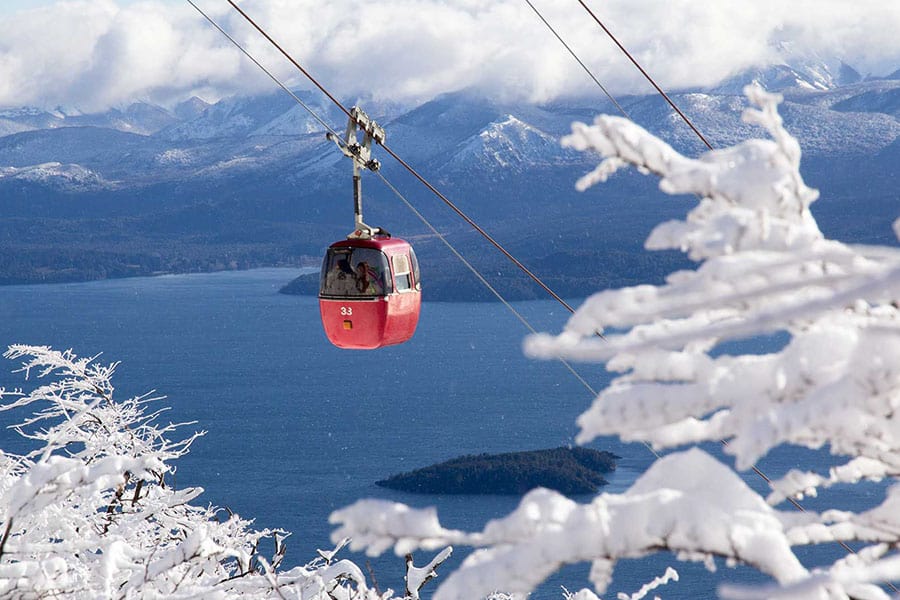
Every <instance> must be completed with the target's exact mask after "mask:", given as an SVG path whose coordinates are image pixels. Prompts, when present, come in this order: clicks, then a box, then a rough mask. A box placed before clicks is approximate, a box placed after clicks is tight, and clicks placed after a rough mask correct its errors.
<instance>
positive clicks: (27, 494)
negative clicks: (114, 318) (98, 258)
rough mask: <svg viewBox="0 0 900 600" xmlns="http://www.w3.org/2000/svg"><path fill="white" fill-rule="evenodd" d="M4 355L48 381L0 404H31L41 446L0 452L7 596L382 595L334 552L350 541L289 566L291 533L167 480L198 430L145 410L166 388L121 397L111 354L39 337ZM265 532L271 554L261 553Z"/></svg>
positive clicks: (31, 427) (313, 599)
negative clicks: (55, 345)
mask: <svg viewBox="0 0 900 600" xmlns="http://www.w3.org/2000/svg"><path fill="white" fill-rule="evenodd" d="M6 357H7V358H12V359H23V362H22V368H21V369H20V371H22V372H23V373H24V374H25V375H26V377H36V378H37V379H38V380H39V382H40V385H38V386H37V387H35V388H34V389H33V390H31V391H29V392H24V391H22V390H16V391H14V392H6V391H0V410H17V409H18V410H21V409H25V408H31V409H32V410H34V411H35V412H33V414H32V415H31V416H29V417H26V418H25V419H23V420H22V421H21V422H20V423H19V425H17V426H15V427H14V430H15V431H18V432H19V433H20V434H22V435H24V436H25V437H27V438H28V439H30V440H32V442H34V444H35V448H34V450H32V451H30V452H28V453H26V454H24V455H15V454H9V453H3V452H0V511H2V512H0V517H2V521H0V523H2V526H0V527H2V529H0V531H2V532H3V533H2V537H0V598H6V597H16V598H41V597H51V596H52V597H96V598H101V597H102V598H118V597H121V598H125V597H166V598H198V597H217V598H218V597H231V596H245V595H246V596H253V597H276V598H277V597H280V598H286V599H288V598H297V599H300V598H303V599H305V600H335V599H341V600H350V599H355V600H375V599H376V598H379V596H378V595H377V594H376V593H375V592H374V591H372V590H370V589H368V587H367V585H366V582H365V578H364V577H363V575H362V572H361V571H360V570H359V568H358V567H356V565H354V564H353V563H352V562H350V561H345V560H334V555H335V554H336V553H337V551H338V550H340V547H338V548H335V549H334V550H333V551H331V552H330V553H328V559H327V560H323V559H316V560H314V561H313V562H311V563H309V564H308V565H306V566H304V567H295V568H293V569H290V570H287V571H279V570H278V565H279V563H280V562H281V560H282V559H283V557H284V551H285V547H284V543H283V538H284V534H283V533H282V532H279V531H275V530H268V529H265V530H260V531H257V530H253V529H251V528H250V522H248V521H246V520H243V519H241V518H240V517H238V516H237V515H234V514H231V513H229V516H228V518H227V519H224V520H220V518H219V517H220V514H219V513H220V511H219V510H218V509H215V508H213V507H201V506H194V505H191V504H190V503H191V502H192V501H193V500H195V499H196V498H197V496H199V495H200V493H201V492H202V490H201V489H199V488H188V489H184V490H174V489H173V488H172V487H170V486H167V485H166V484H165V477H166V475H167V474H168V473H170V472H171V470H172V466H171V461H173V460H175V459H177V458H178V457H180V456H182V455H184V454H185V453H186V452H187V451H188V450H189V448H190V445H191V443H192V442H193V441H194V440H195V439H196V438H197V437H198V435H201V434H196V433H195V434H192V435H189V436H188V437H187V438H186V439H183V440H177V441H172V440H170V439H169V437H168V436H169V435H170V434H171V433H172V432H173V431H175V429H176V427H177V425H175V424H171V423H169V424H163V423H160V422H159V421H160V417H161V416H162V414H163V411H161V410H157V411H155V412H149V413H148V412H145V407H146V406H147V405H148V404H149V403H150V402H152V401H154V400H156V399H154V398H150V397H149V396H140V397H136V398H131V399H128V400H125V401H122V402H119V401H117V400H116V398H115V397H114V388H113V385H112V382H111V377H112V375H113V374H114V372H115V366H116V365H115V364H111V365H99V364H96V362H95V360H96V359H95V358H87V359H83V358H78V357H77V356H75V354H74V353H73V352H72V351H66V352H59V351H56V350H53V349H51V348H48V347H43V346H41V347H33V346H23V345H17V346H12V347H10V349H9V350H8V351H7V352H6ZM266 538H271V539H273V540H274V545H275V555H274V556H273V558H272V560H271V561H268V560H266V559H265V558H263V557H262V556H260V554H259V551H258V549H259V546H260V542H261V541H262V540H263V539H266ZM388 597H389V595H385V596H384V597H383V598H388Z"/></svg>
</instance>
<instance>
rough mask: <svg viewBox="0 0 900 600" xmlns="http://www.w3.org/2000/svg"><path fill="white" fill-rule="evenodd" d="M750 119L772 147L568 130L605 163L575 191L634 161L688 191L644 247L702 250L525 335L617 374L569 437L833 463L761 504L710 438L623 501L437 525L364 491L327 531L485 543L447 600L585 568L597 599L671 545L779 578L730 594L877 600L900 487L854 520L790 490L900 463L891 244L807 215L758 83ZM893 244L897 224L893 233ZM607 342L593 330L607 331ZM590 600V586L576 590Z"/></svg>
mask: <svg viewBox="0 0 900 600" xmlns="http://www.w3.org/2000/svg"><path fill="white" fill-rule="evenodd" d="M745 91H746V94H747V97H748V99H749V100H750V102H751V103H752V104H753V105H755V107H756V108H750V109H747V110H746V111H745V113H744V119H745V121H747V122H750V123H754V124H756V125H760V126H762V127H763V128H764V129H765V130H766V131H767V132H768V133H769V136H770V138H771V139H754V140H748V141H746V142H743V143H741V144H739V145H737V146H734V147H732V148H727V149H722V150H715V151H710V152H708V153H706V154H704V155H703V156H701V157H700V158H699V159H691V158H687V157H685V156H682V155H680V154H679V153H678V152H676V151H675V150H673V149H672V148H671V147H670V146H668V145H667V144H665V143H664V142H662V141H660V140H659V139H657V138H655V137H654V136H652V135H651V134H649V133H647V132H646V131H644V130H643V129H641V128H640V127H638V126H636V125H635V124H633V123H631V122H630V121H628V120H625V119H621V118H617V117H611V116H600V117H597V119H596V120H595V122H594V124H593V125H585V124H580V123H576V124H575V125H573V128H572V134H571V135H569V136H567V137H566V138H564V140H563V143H564V144H565V145H567V146H570V147H573V148H576V149H578V150H584V151H595V152H598V153H599V154H601V155H602V156H603V157H604V158H603V160H602V162H600V164H599V166H598V167H597V168H596V169H595V170H594V171H593V172H591V173H590V174H588V175H587V176H585V177H584V178H582V179H581V180H580V181H579V182H578V187H579V188H581V189H586V188H587V187H590V186H592V185H594V184H596V183H599V182H602V181H604V180H605V179H606V178H607V177H609V176H610V175H611V174H613V173H615V172H616V171H617V170H619V169H621V168H623V167H625V166H628V165H633V166H635V167H637V168H638V169H639V170H640V171H641V172H643V173H648V174H654V175H656V176H658V177H660V188H661V189H662V190H663V191H664V192H667V193H670V194H694V195H696V196H697V197H698V202H697V203H696V205H695V206H694V207H693V208H692V209H691V210H690V211H689V212H688V214H687V216H686V218H685V219H683V220H678V221H671V222H666V223H662V224H660V225H658V226H657V227H656V228H655V229H654V230H653V232H652V233H651V235H650V236H649V238H648V240H647V242H646V246H647V248H648V249H677V250H681V251H683V252H686V253H687V255H688V256H689V257H690V258H691V259H693V260H695V261H697V262H698V266H697V268H696V269H695V270H691V271H680V272H676V273H672V274H670V275H669V277H668V278H667V280H666V283H665V284H664V285H660V286H652V285H641V286H637V287H630V288H625V289H618V290H608V291H604V292H601V293H598V294H596V295H594V296H592V297H591V298H589V299H588V300H587V301H586V302H585V303H584V305H583V306H581V307H580V308H579V309H578V310H577V311H576V313H575V314H574V315H573V316H572V317H571V318H570V320H569V322H568V324H567V325H566V327H565V330H564V331H563V332H562V333H560V334H559V335H555V336H553V335H548V334H541V335H535V336H531V337H529V338H528V339H527V340H526V343H525V350H526V353H528V354H529V355H531V356H534V357H540V358H561V357H562V358H567V359H576V360H585V361H597V362H605V363H606V367H607V368H608V369H610V370H611V371H613V372H616V373H618V376H617V377H616V378H615V379H614V380H613V381H612V382H611V383H610V385H609V386H608V387H607V388H606V389H604V390H603V391H602V392H601V393H600V394H599V395H598V397H597V398H596V400H595V401H594V403H593V405H592V406H591V407H590V408H589V409H588V410H587V411H586V412H585V413H584V414H582V415H581V417H580V418H579V419H578V425H579V426H580V433H579V434H578V441H579V442H581V443H586V442H588V441H590V440H592V439H594V438H596V437H597V436H600V435H619V436H621V438H622V439H624V440H636V441H642V442H645V443H648V444H651V445H652V446H654V447H655V448H657V449H667V448H675V447H679V446H684V445H691V444H698V443H700V442H705V441H710V440H712V441H717V440H725V441H727V447H726V449H725V451H726V452H728V453H730V454H732V455H733V456H734V457H735V463H736V468H737V469H739V470H745V469H748V468H750V467H752V466H753V465H754V463H755V462H756V461H757V460H758V459H759V458H760V457H762V456H764V455H765V454H767V453H768V452H769V451H770V450H771V449H773V448H775V447H777V446H779V445H782V444H794V445H799V446H804V447H809V448H820V447H823V446H826V445H827V447H829V448H830V450H831V452H832V453H834V454H835V455H836V456H841V457H845V458H844V459H843V460H844V462H843V464H841V465H839V466H837V467H834V468H832V469H830V470H829V471H828V472H826V473H819V472H812V471H811V472H800V471H792V472H790V473H788V475H787V476H786V477H784V478H782V479H780V480H778V481H775V482H773V484H772V489H771V493H770V494H769V495H768V498H763V497H762V496H760V495H759V494H757V493H756V492H755V491H753V490H752V489H751V488H750V487H749V486H748V485H747V484H745V483H744V481H743V480H742V479H741V478H740V477H739V476H738V474H737V473H736V472H735V471H734V470H732V469H731V468H730V467H728V466H726V465H725V464H723V463H722V462H720V461H719V460H717V459H715V458H714V457H712V456H711V455H709V454H707V453H706V452H705V451H703V450H701V449H699V448H696V447H695V448H691V449H688V450H686V451H676V452H673V453H671V454H669V455H667V456H664V457H663V458H661V459H660V460H658V461H657V462H656V463H655V464H654V465H652V466H651V468H650V469H649V470H648V471H647V472H646V473H645V474H643V475H642V476H641V477H640V478H639V479H638V480H637V481H636V482H635V483H634V485H633V486H632V487H631V488H630V489H629V490H627V491H626V492H625V493H622V494H600V495H598V496H597V497H596V498H594V499H593V501H591V502H590V503H587V504H580V503H577V502H575V501H573V500H571V499H568V498H566V497H564V496H562V495H560V494H558V493H555V492H552V491H549V490H546V489H537V490H533V491H532V492H530V493H529V494H527V495H526V496H525V497H524V498H523V499H522V500H521V502H520V504H519V506H518V508H517V509H516V510H514V511H513V512H512V513H511V514H509V515H508V516H506V517H504V518H500V519H496V520H493V521H491V522H489V523H487V525H486V526H485V527H484V529H483V530H481V531H477V532H464V531H458V530H450V529H446V528H444V527H443V526H442V525H441V524H440V522H439V520H438V518H437V514H436V512H435V511H434V510H432V509H414V508H410V507H407V506H404V505H401V504H396V503H391V502H386V501H380V500H361V501H359V502H357V503H356V504H354V505H352V506H350V507H347V508H344V509H341V510H338V511H336V512H335V513H333V514H332V517H331V520H332V522H334V523H335V524H337V525H338V527H337V529H336V531H335V533H334V535H335V536H336V537H345V536H349V537H352V538H353V545H354V546H355V547H356V548H365V549H366V550H367V552H369V553H372V554H379V553H381V552H384V551H385V550H387V549H389V548H391V547H393V549H394V551H395V552H397V553H398V554H400V555H402V554H405V553H408V552H411V551H413V550H416V549H429V550H433V549H436V548H439V547H441V546H443V545H446V544H455V545H469V546H473V547H475V548H476V549H477V550H476V551H474V552H473V553H472V554H471V555H470V556H469V557H468V558H467V559H466V560H465V561H464V562H463V564H462V566H461V567H460V568H459V569H458V570H457V571H456V572H454V573H452V574H451V575H450V576H449V577H448V578H447V579H446V580H445V581H444V583H443V584H442V585H441V586H440V587H439V588H438V590H437V593H436V595H435V598H436V600H447V599H472V598H481V597H485V596H486V595H487V594H489V593H491V592H492V591H493V590H498V589H499V590H504V591H507V592H510V593H517V594H525V593H528V592H530V591H531V590H532V589H534V587H535V586H536V585H538V584H539V583H540V582H542V581H543V580H544V579H546V578H547V577H548V576H549V575H550V574H552V573H553V572H555V571H556V570H558V569H559V568H560V567H561V566H562V565H564V564H569V563H577V562H588V563H590V564H591V571H590V579H591V582H592V583H593V587H594V590H595V591H596V593H600V594H602V593H604V592H605V589H606V587H607V585H608V582H609V581H610V578H611V576H612V572H613V569H614V567H615V565H616V562H617V561H618V560H620V559H622V558H634V557H639V556H643V555H646V554H649V553H651V552H656V551H659V550H668V551H671V552H672V553H673V555H674V557H675V558H677V559H680V560H701V561H705V562H707V564H711V561H712V559H713V558H715V557H722V558H724V559H726V560H727V561H729V562H732V563H733V562H739V563H743V564H747V565H751V566H753V567H754V568H756V569H758V570H759V571H762V572H763V573H766V574H768V575H769V576H771V577H772V579H773V580H774V581H775V583H774V584H773V586H772V587H770V588H765V589H756V590H746V589H736V588H733V587H732V588H723V589H722V590H720V591H721V593H722V594H723V595H724V596H730V597H742V598H743V597H754V598H756V597H772V596H775V595H777V596H778V597H791V598H847V597H854V598H873V599H874V598H887V594H886V593H885V592H884V591H883V590H882V589H881V588H880V587H878V586H877V585H875V583H878V582H886V581H891V580H900V555H897V554H896V553H894V552H892V551H893V549H895V548H896V547H897V546H898V545H900V486H898V485H896V484H895V485H894V486H893V487H891V488H890V489H889V491H888V493H887V494H886V497H885V499H884V501H883V503H882V504H881V505H879V506H877V507H875V508H873V509H871V510H868V511H866V512H862V513H859V514H855V513H852V512H841V511H836V510H831V511H826V512H823V513H821V514H817V513H813V512H809V511H807V512H803V513H800V512H797V511H796V510H794V509H792V508H791V507H790V506H786V505H784V504H783V502H782V501H783V500H785V499H786V498H793V497H797V496H801V495H803V494H811V493H814V492H815V489H816V488H817V487H822V486H829V485H832V484H835V483H838V482H842V483H853V482H858V481H861V480H863V479H866V478H872V479H880V478H896V477H897V476H898V475H900V413H898V408H900V310H898V298H900V252H898V251H897V249H896V248H886V247H860V246H851V245H847V244H843V243H840V242H837V241H833V240H828V239H825V237H824V236H823V234H822V233H821V232H820V230H819V228H818V226H817V225H816V222H815V220H814V218H813V216H812V213H811V212H810V204H811V203H812V202H813V201H814V200H816V198H817V196H818V193H817V192H816V191H814V190H812V189H810V188H808V187H807V186H806V185H805V183H804V182H803V179H802V177H801V176H800V172H799V165H800V147H799V145H798V143H797V141H796V140H795V139H794V138H793V137H791V135H790V134H789V133H788V132H787V131H786V130H785V129H784V127H783V125H782V121H781V118H780V116H779V115H778V111H777V106H778V104H779V103H780V101H781V97H780V96H777V95H773V94H768V93H766V92H765V91H763V90H762V89H760V88H759V87H756V86H751V87H748V88H747V89H746V90H745ZM894 230H895V232H896V233H897V235H900V221H897V222H895V223H894ZM598 331H599V332H602V333H603V334H604V336H603V337H600V336H597V335H596V333H597V332H598ZM776 332H783V335H785V337H787V338H788V342H787V343H786V345H784V347H782V348H780V349H778V350H773V351H771V352H770V353H767V354H763V355H737V356H735V355H727V354H724V353H721V352H717V348H719V347H720V346H721V344H722V343H723V342H727V341H729V340H734V339H742V338H748V337H752V336H757V335H762V334H772V333H776ZM835 541H841V542H846V541H858V542H861V543H862V544H863V545H864V548H863V549H862V550H861V551H859V552H858V553H856V554H852V555H849V556H847V557H846V558H842V559H840V560H837V561H836V562H834V563H833V564H831V565H829V566H827V567H822V568H817V569H815V570H811V569H808V568H807V567H805V566H804V565H803V564H802V563H801V561H800V560H799V559H798V557H797V555H796V553H795V548H796V546H798V545H807V544H819V543H834V542H835ZM571 597H573V598H579V600H587V599H591V598H596V596H595V594H594V592H593V591H590V590H588V589H583V590H581V591H579V592H578V593H577V594H573V595H571Z"/></svg>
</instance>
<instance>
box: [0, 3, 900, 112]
mask: <svg viewBox="0 0 900 600" xmlns="http://www.w3.org/2000/svg"><path fill="white" fill-rule="evenodd" d="M533 2H534V4H535V6H537V7H538V8H539V9H540V10H541V11H542V12H543V13H544V15H545V17H546V18H547V19H548V20H549V21H550V22H551V23H552V24H553V25H554V26H555V27H556V28H557V30H558V31H559V32H560V33H561V34H562V35H563V37H564V38H565V39H566V40H567V41H568V43H569V44H570V45H571V46H572V47H573V48H574V49H575V50H576V52H578V53H579V55H580V56H581V58H582V59H583V60H584V61H585V62H586V63H587V64H588V65H590V66H591V68H592V69H593V70H594V72H595V73H596V75H597V76H598V77H599V79H600V80H601V81H602V82H603V83H604V84H605V85H606V86H607V87H608V88H609V89H610V90H611V91H613V92H615V93H619V94H621V93H647V92H649V91H650V89H649V87H648V85H647V84H646V82H645V81H644V80H643V79H642V78H641V76H640V74H639V73H637V71H636V70H635V69H634V68H633V67H632V66H631V65H630V63H628V61H627V60H626V59H625V57H624V56H622V54H621V53H620V52H619V50H618V49H617V48H616V47H615V46H614V45H613V43H612V42H611V41H610V40H609V39H608V38H607V37H606V36H605V35H604V34H603V32H602V31H601V30H600V28H599V27H598V26H597V25H596V24H595V23H594V22H593V21H592V20H591V19H590V17H589V16H588V15H587V13H586V12H585V11H584V10H583V9H582V8H581V7H580V6H579V5H578V4H577V3H576V2H569V1H566V2H563V1H562V0H533ZM198 3H199V5H200V6H201V7H202V8H203V9H204V10H206V11H207V12H209V13H210V14H211V15H212V16H213V17H214V18H215V19H216V20H217V21H219V22H220V23H221V24H222V25H223V26H224V27H225V28H226V29H227V30H228V31H229V32H231V33H232V34H233V35H235V37H237V38H238V39H239V40H240V41H241V42H242V43H243V44H245V47H247V49H248V50H250V51H251V52H252V53H253V54H254V55H256V56H257V57H258V58H259V59H260V60H261V61H262V62H263V63H264V64H265V65H267V66H268V67H269V68H270V69H271V70H273V71H274V72H275V73H276V74H277V75H278V76H279V77H282V78H285V79H288V80H290V81H291V82H292V83H294V84H296V85H300V86H302V87H310V85H309V84H308V83H306V82H305V80H304V79H303V78H302V76H298V74H297V73H296V70H295V69H294V68H293V67H292V66H290V65H289V64H288V63H287V61H286V60H285V59H283V58H282V57H280V56H279V55H278V54H277V53H276V51H274V50H273V49H272V48H270V47H269V45H268V43H267V42H266V41H265V40H263V39H262V38H261V37H260V36H259V34H258V33H257V32H256V31H254V30H252V28H251V27H250V26H249V25H247V24H246V23H245V22H244V21H243V20H242V19H241V17H240V16H239V15H237V14H236V13H235V12H234V11H233V10H232V9H231V8H230V7H229V6H228V4H227V3H226V2H225V1H224V0H198ZM590 5H591V6H592V7H593V9H594V10H595V11H597V12H598V16H600V17H601V18H602V19H603V20H604V22H605V23H606V25H607V26H608V27H609V28H610V29H611V30H612V31H613V32H614V33H615V34H616V35H617V36H618V37H619V39H620V40H621V41H622V42H623V44H625V45H626V47H628V48H629V50H631V52H632V53H633V54H634V55H635V57H636V58H638V60H639V61H641V62H642V64H643V65H644V66H645V68H646V69H647V70H648V71H649V72H651V73H652V74H654V75H655V76H656V77H657V79H658V81H659V82H660V83H661V84H662V85H663V86H665V87H667V88H673V89H674V88H678V87H687V86H694V85H710V84H713V83H715V82H717V81H720V80H721V79H723V78H725V77H727V76H729V75H732V74H734V73H736V72H739V71H741V70H743V69H745V68H748V67H751V66H759V65H764V64H767V63H770V62H772V61H773V60H777V59H778V56H777V54H776V52H775V49H774V46H773V42H774V41H782V42H786V43H787V44H788V45H789V46H790V47H791V48H792V49H793V50H794V51H796V52H798V53H800V54H803V55H809V56H814V55H819V56H822V57H823V58H827V59H843V60H845V61H847V62H848V63H849V64H851V65H852V66H854V67H856V68H857V69H858V70H860V71H861V72H862V73H863V74H875V75H885V74H888V73H890V72H892V71H894V70H896V69H898V68H900V37H898V36H896V32H897V31H900V2H896V1H893V0H891V1H884V0H858V1H857V2H854V3H848V2H845V1H844V0H791V1H789V2H787V1H784V0H756V1H755V2H749V1H746V0H718V1H716V2H708V1H705V0H668V1H666V2H660V1H659V0H609V1H607V2H603V3H601V2H596V1H594V2H592V3H590ZM241 6H242V7H243V8H244V9H245V10H246V11H247V12H248V13H249V14H250V15H251V16H253V17H254V18H255V19H256V20H257V21H258V22H259V23H260V25H262V26H263V27H265V28H266V29H267V30H268V31H269V32H270V34H271V35H272V36H273V37H274V38H275V39H276V40H278V41H280V42H281V43H282V45H283V46H284V47H285V48H286V49H287V50H288V51H289V52H291V54H293V55H294V56H295V57H296V58H297V59H298V60H299V61H300V62H301V63H302V64H303V65H304V66H305V67H306V68H307V69H309V70H310V71H311V72H313V73H314V74H315V75H316V76H317V77H319V78H320V80H321V81H322V82H323V83H324V84H325V85H326V86H327V87H329V88H330V89H332V90H333V91H334V92H335V93H337V94H339V95H355V94H362V93H372V94H374V95H375V96H376V97H379V98H386V99H392V100H402V101H418V100H425V99H428V98H430V97H432V96H434V95H436V94H438V93H441V92H446V91H452V90H456V89H461V88H466V87H478V88H483V89H485V90H488V91H489V92H490V93H492V94H495V95H503V96H507V97H510V96H511V97H518V98H529V99H533V100H546V99H551V98H554V97H557V96H560V95H567V94H596V93H597V90H596V88H595V87H593V85H594V84H593V83H592V82H591V81H590V80H589V79H588V78H587V76H586V75H585V74H584V73H583V72H582V71H581V70H580V67H578V65H577V64H576V63H575V62H574V61H573V60H572V58H571V57H570V56H569V55H568V54H567V53H566V51H565V50H564V49H563V48H562V47H561V46H560V45H559V43H558V42H557V40H556V39H555V38H554V37H553V36H552V34H551V33H550V32H549V31H548V30H547V29H546V28H545V27H544V25H543V24H542V23H541V22H540V21H539V20H538V18H537V17H536V16H535V15H534V13H533V12H532V11H531V9H530V8H529V7H528V6H527V4H526V3H525V2H524V1H523V0H491V1H490V2H483V1H480V0H386V1H380V2H372V3H360V2H351V1H349V0H331V1H329V2H321V1H311V0H244V1H243V2H242V3H241ZM272 89H273V84H272V83H271V82H269V80H268V79H267V78H266V77H265V76H264V75H263V74H261V73H260V72H259V70H258V69H257V68H256V67H255V66H254V65H253V64H252V63H250V61H248V60H247V59H246V58H245V57H243V56H242V55H241V54H240V53H239V52H237V51H236V50H235V49H234V48H233V47H231V45H230V44H229V42H228V41H227V40H225V39H224V38H223V37H222V36H221V35H220V34H219V33H218V32H217V31H215V30H214V29H213V28H212V27H211V26H210V25H209V24H208V23H207V22H206V21H205V20H203V18H202V17H200V15H199V14H198V13H196V12H195V11H194V10H193V8H191V7H190V6H189V5H188V4H187V3H186V2H183V3H182V2H174V1H173V0H144V1H134V0H129V1H127V2H126V1H125V0H119V1H118V2H116V1H114V0H66V1H63V0H60V1H58V2H56V3H54V4H50V5H47V6H43V7H40V8H35V9H32V10H23V11H19V12H16V13H13V14H10V15H6V16H0V105H3V106H20V105H40V106H45V107H51V106H57V105H62V106H66V107H76V108H79V109H81V110H85V111H91V110H99V109H102V108H105V107H108V106H114V105H121V104H127V103H129V102H131V101H134V100H138V99H149V100H154V101H165V100H171V99H177V98H183V97H187V96H188V95H190V94H193V93H199V94H201V95H203V96H204V97H206V98H207V99H215V98H217V97H219V96H223V95H228V94H233V93H255V92H260V91H270V90H272Z"/></svg>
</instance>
